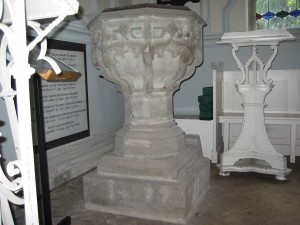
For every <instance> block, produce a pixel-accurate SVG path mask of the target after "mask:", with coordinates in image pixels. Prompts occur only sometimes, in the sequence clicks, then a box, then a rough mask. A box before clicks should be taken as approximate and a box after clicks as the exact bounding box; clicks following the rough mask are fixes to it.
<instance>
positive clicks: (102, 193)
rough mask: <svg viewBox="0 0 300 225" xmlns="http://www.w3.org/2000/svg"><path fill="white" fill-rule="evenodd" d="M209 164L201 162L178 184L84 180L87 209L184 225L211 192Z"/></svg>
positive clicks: (116, 178) (121, 179)
mask: <svg viewBox="0 0 300 225" xmlns="http://www.w3.org/2000/svg"><path fill="white" fill-rule="evenodd" d="M209 172H210V164H209V160H208V159H206V158H199V159H198V160H197V161H196V162H195V163H194V164H193V165H192V166H191V167H190V168H189V169H187V170H186V172H185V173H184V174H183V175H182V176H181V177H180V178H179V179H178V180H163V179H160V178H155V177H153V178H152V179H143V178H140V177H135V178H132V177H127V178H126V177H122V176H117V175H114V176H106V175H100V174H99V173H97V172H95V173H92V174H88V175H86V176H85V177H84V199H85V207H86V208H87V209H91V210H98V211H101V212H108V213H114V214H121V215H126V216H132V217H138V218H143V219H151V220H159V221H165V222H172V223H180V224H185V223H187V222H188V219H189V218H190V217H191V216H192V215H193V213H194V212H195V209H196V207H197V206H198V204H199V203H200V201H201V199H202V197H203V196H204V194H205V193H206V191H207V190H208V188H209V176H210V173H209Z"/></svg>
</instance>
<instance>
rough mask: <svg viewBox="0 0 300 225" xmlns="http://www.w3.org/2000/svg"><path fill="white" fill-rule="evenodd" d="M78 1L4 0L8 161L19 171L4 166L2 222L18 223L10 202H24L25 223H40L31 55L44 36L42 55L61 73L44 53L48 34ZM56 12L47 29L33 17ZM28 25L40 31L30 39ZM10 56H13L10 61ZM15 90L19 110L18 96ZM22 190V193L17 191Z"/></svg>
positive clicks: (1, 54)
mask: <svg viewBox="0 0 300 225" xmlns="http://www.w3.org/2000/svg"><path fill="white" fill-rule="evenodd" d="M78 7H79V4H78V2H77V1H76V0H63V1H62V0H49V1H48V0H47V1H40V0H26V2H25V0H15V1H11V0H4V1H3V0H0V16H1V18H2V20H1V23H0V30H1V31H2V32H3V36H2V40H1V45H0V83H1V87H2V90H1V92H0V97H2V98H3V99H4V100H5V103H6V107H7V112H8V116H9V122H10V126H11V130H12V134H13V140H14V144H15V149H14V150H15V151H16V155H17V159H16V160H15V161H12V162H10V163H8V165H7V168H6V172H7V174H8V175H9V176H11V177H14V179H13V180H10V179H8V178H7V177H6V175H5V174H4V172H3V170H2V168H0V201H1V202H0V203H1V204H0V207H1V209H0V210H1V211H0V224H4V225H12V224H14V222H13V218H12V214H11V211H10V208H9V202H11V203H13V204H17V205H22V204H25V217H26V224H30V225H35V224H39V216H38V206H37V196H36V180H35V168H34V156H33V144H32V129H31V112H30V110H31V109H30V96H29V79H30V77H31V75H32V74H33V73H34V72H35V70H34V69H33V68H32V67H31V66H30V64H29V62H28V55H29V52H30V51H31V50H32V49H33V48H34V47H35V46H36V45H37V44H38V43H39V42H41V52H40V56H39V57H38V60H46V61H48V63H49V64H50V65H51V66H52V67H53V69H54V70H56V72H57V73H59V72H60V69H59V68H58V66H57V65H56V63H55V62H54V61H51V60H49V59H48V58H47V57H46V56H45V53H46V49H47V41H46V39H44V38H45V36H46V35H47V34H48V33H49V32H50V31H51V30H52V29H53V28H54V27H55V26H56V25H57V24H59V23H60V22H61V21H62V20H63V19H64V18H65V17H66V16H67V15H73V14H75V13H77V11H78ZM53 17H57V18H56V19H55V20H54V21H53V22H52V23H51V24H50V25H49V26H48V27H46V28H45V29H44V30H43V29H41V28H40V24H39V23H37V22H33V21H29V20H36V19H43V18H53ZM27 26H29V27H31V28H32V29H33V30H34V31H35V32H36V33H37V36H36V38H35V39H34V40H33V41H32V42H31V43H29V45H27V38H26V30H27ZM8 56H9V59H8ZM7 60H9V61H10V62H9V63H7ZM12 76H13V77H14V78H15V80H16V91H15V90H13V89H12V87H11V78H12ZM16 95H17V96H18V99H17V109H18V115H17V113H16V109H15V105H14V101H13V98H14V97H15V96H16ZM11 150H13V149H11ZM17 175H18V176H17ZM21 190H22V191H23V197H19V195H18V196H17V195H16V193H17V192H19V191H21Z"/></svg>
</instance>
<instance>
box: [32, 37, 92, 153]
mask: <svg viewBox="0 0 300 225" xmlns="http://www.w3.org/2000/svg"><path fill="white" fill-rule="evenodd" d="M47 42H48V54H49V55H51V56H54V57H55V58H56V59H58V60H59V61H61V62H63V63H64V64H66V65H68V66H69V67H71V68H73V69H75V70H77V71H78V72H80V74H81V76H80V77H79V78H78V79H77V80H76V81H59V80H58V81H57V80H54V81H47V80H45V79H42V78H38V79H39V80H38V84H39V86H40V88H39V90H40V92H41V93H40V96H41V97H40V98H41V102H42V104H41V106H39V107H42V112H43V113H42V114H43V119H42V121H43V122H44V124H43V127H44V138H45V146H46V149H50V148H54V147H57V146H60V145H63V144H66V143H69V142H72V141H75V140H78V139H81V138H84V137H87V136H89V135H90V132H89V117H88V96H87V74H86V51H85V45H84V44H78V43H70V42H65V41H57V40H47ZM36 107H38V106H36ZM36 116H39V115H36Z"/></svg>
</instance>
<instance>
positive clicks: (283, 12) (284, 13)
mask: <svg viewBox="0 0 300 225" xmlns="http://www.w3.org/2000/svg"><path fill="white" fill-rule="evenodd" d="M288 15H289V12H287V11H283V10H281V11H280V12H278V13H276V16H277V17H279V18H281V19H283V18H284V17H287V16H288Z"/></svg>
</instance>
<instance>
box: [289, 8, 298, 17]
mask: <svg viewBox="0 0 300 225" xmlns="http://www.w3.org/2000/svg"><path fill="white" fill-rule="evenodd" d="M290 15H291V16H293V17H297V16H300V10H298V9H295V10H293V11H291V12H290Z"/></svg>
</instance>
